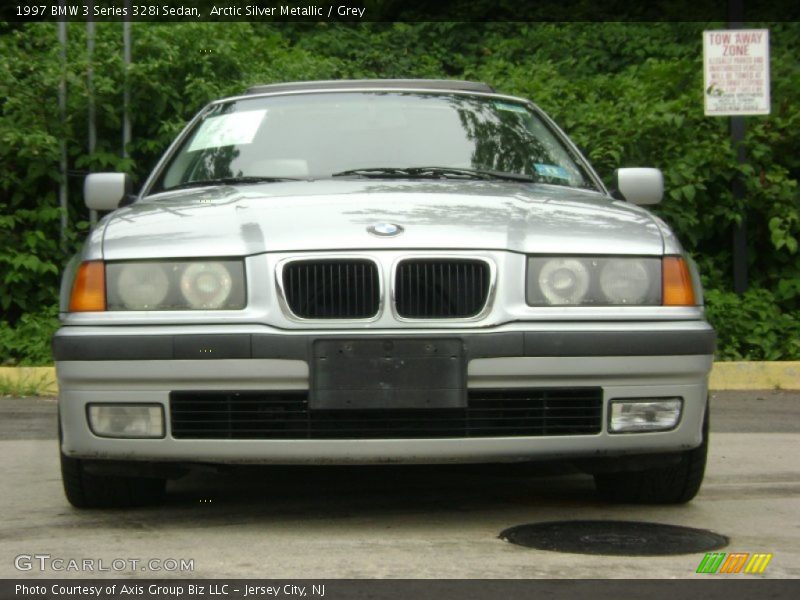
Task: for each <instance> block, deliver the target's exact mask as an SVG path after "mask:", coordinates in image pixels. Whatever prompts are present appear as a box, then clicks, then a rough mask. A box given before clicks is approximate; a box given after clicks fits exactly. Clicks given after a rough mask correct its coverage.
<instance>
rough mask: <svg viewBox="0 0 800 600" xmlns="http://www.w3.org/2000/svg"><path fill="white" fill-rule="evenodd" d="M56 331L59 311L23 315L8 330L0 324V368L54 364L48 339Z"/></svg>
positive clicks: (51, 308) (54, 309)
mask: <svg viewBox="0 0 800 600" xmlns="http://www.w3.org/2000/svg"><path fill="white" fill-rule="evenodd" d="M56 329H58V307H57V306H49V307H46V308H44V309H43V310H40V311H38V312H30V313H25V314H24V315H22V317H21V318H20V319H19V320H18V321H17V322H16V324H15V325H13V326H11V325H9V324H8V323H7V322H3V321H0V366H5V365H17V364H19V365H47V364H50V363H52V362H53V356H52V354H51V352H50V338H51V337H53V334H54V333H55V331H56Z"/></svg>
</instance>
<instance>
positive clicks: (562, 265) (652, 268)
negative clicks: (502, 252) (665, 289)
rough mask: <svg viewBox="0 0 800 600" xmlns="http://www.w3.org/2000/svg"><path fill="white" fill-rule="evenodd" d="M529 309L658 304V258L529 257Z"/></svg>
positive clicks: (659, 279) (659, 266)
mask: <svg viewBox="0 0 800 600" xmlns="http://www.w3.org/2000/svg"><path fill="white" fill-rule="evenodd" d="M526 296H527V302H528V304H529V305H531V306H575V305H587V304H588V305H600V306H602V305H630V306H655V305H660V304H661V260H660V259H658V258H599V257H597V258H593V257H539V256H534V257H529V258H528V279H527V290H526Z"/></svg>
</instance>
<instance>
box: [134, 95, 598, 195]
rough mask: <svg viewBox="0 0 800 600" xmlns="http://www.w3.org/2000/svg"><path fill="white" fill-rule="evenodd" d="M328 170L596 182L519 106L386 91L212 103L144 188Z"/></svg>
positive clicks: (315, 175)
mask: <svg viewBox="0 0 800 600" xmlns="http://www.w3.org/2000/svg"><path fill="white" fill-rule="evenodd" d="M330 177H337V178H349V177H351V178H379V179H381V178H391V179H398V178H401V179H433V178H435V179H498V180H505V181H520V182H526V181H527V182H539V183H547V184H555V185H564V186H572V187H583V188H589V189H597V188H596V186H595V184H594V182H593V180H592V179H591V177H590V176H589V175H588V173H587V172H586V170H585V169H584V167H583V166H582V165H581V163H580V162H579V160H578V158H577V157H576V156H575V155H574V154H573V153H572V152H571V150H570V149H569V148H568V147H567V146H566V145H565V144H563V143H562V141H561V140H560V139H559V137H557V135H556V134H555V133H554V132H553V131H552V130H551V129H550V128H549V127H548V126H547V124H546V123H545V122H544V121H543V119H541V118H540V117H539V116H538V115H537V114H536V113H535V112H534V111H533V110H531V109H530V108H529V106H528V105H526V104H523V103H520V102H514V101H511V100H507V99H498V98H492V97H481V96H471V95H464V94H452V93H425V92H395V91H392V92H327V93H310V94H292V95H280V96H265V97H253V98H240V99H237V100H233V101H230V102H225V103H220V104H216V105H214V106H213V107H212V108H211V109H210V110H209V111H208V112H207V113H206V114H205V115H204V116H203V118H202V119H201V120H200V121H198V122H197V123H196V125H195V126H194V128H193V129H192V131H191V132H189V134H188V135H187V136H186V138H185V140H184V142H183V144H182V146H181V147H180V148H179V150H178V151H177V152H176V153H174V154H173V156H172V157H171V159H170V161H169V162H168V164H167V165H166V166H165V168H164V169H163V170H162V171H161V174H160V176H159V177H158V178H157V180H156V181H155V184H154V185H153V187H152V189H151V190H150V191H151V192H160V191H166V190H170V189H173V188H186V187H191V186H192V185H198V186H200V185H213V184H214V183H216V182H219V183H220V184H222V183H228V184H229V183H242V184H247V183H264V182H271V181H285V180H293V179H326V178H330Z"/></svg>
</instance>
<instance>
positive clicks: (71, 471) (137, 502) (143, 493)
mask: <svg viewBox="0 0 800 600" xmlns="http://www.w3.org/2000/svg"><path fill="white" fill-rule="evenodd" d="M61 478H62V480H63V482H64V494H65V495H66V496H67V500H69V503H70V504H72V506H74V507H76V508H129V507H133V506H145V505H148V504H156V503H158V502H160V501H161V500H162V499H163V497H164V491H165V489H166V480H164V479H158V478H151V477H123V476H119V475H96V474H94V473H90V472H89V471H87V469H86V463H85V461H82V460H81V459H79V458H70V457H69V456H64V453H63V452H62V453H61Z"/></svg>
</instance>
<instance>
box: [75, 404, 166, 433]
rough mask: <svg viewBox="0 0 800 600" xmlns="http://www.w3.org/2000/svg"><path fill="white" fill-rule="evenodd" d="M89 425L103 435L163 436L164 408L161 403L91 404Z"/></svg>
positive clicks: (94, 431)
mask: <svg viewBox="0 0 800 600" xmlns="http://www.w3.org/2000/svg"><path fill="white" fill-rule="evenodd" d="M89 426H90V427H91V429H92V432H93V433H94V434H95V435H99V436H101V437H115V438H161V437H164V410H163V409H162V408H161V405H160V404H90V405H89Z"/></svg>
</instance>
